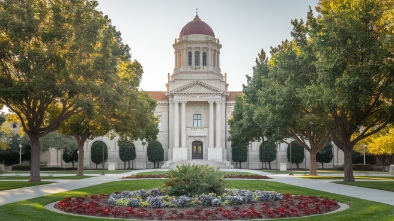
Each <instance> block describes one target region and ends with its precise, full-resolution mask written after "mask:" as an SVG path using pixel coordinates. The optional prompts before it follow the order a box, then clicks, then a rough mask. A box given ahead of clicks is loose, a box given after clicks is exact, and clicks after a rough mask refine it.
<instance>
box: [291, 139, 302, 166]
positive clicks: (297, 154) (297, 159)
mask: <svg viewBox="0 0 394 221" xmlns="http://www.w3.org/2000/svg"><path fill="white" fill-rule="evenodd" d="M290 148H291V159H290ZM304 159H305V155H304V147H303V146H301V145H300V144H299V143H297V142H296V141H292V142H290V144H289V145H288V146H287V161H288V162H291V163H295V164H296V165H297V169H299V168H300V167H299V164H300V163H302V162H303V161H304Z"/></svg>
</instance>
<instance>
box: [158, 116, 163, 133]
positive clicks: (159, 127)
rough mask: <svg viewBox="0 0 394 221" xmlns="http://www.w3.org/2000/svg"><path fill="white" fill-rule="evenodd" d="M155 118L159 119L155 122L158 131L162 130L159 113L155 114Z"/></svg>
mask: <svg viewBox="0 0 394 221" xmlns="http://www.w3.org/2000/svg"><path fill="white" fill-rule="evenodd" d="M157 120H158V121H159V122H158V123H157V129H159V131H163V130H162V128H161V115H157Z"/></svg>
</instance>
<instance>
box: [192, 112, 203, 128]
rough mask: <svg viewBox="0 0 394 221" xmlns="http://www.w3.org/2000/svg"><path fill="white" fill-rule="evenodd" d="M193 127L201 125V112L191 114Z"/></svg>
mask: <svg viewBox="0 0 394 221" xmlns="http://www.w3.org/2000/svg"><path fill="white" fill-rule="evenodd" d="M193 127H201V114H193Z"/></svg>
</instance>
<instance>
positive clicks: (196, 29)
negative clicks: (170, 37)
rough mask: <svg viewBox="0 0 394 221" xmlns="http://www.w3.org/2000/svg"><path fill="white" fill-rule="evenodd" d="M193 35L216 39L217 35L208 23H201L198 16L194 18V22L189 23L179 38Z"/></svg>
mask: <svg viewBox="0 0 394 221" xmlns="http://www.w3.org/2000/svg"><path fill="white" fill-rule="evenodd" d="M192 34H201V35H208V36H211V37H215V33H213V30H212V28H211V27H210V26H209V25H208V24H207V23H205V22H203V21H201V19H200V18H199V17H198V15H196V17H194V19H193V21H191V22H189V23H187V24H186V25H185V26H184V27H183V28H182V30H181V33H179V37H183V36H186V35H192Z"/></svg>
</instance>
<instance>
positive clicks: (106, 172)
mask: <svg viewBox="0 0 394 221" xmlns="http://www.w3.org/2000/svg"><path fill="white" fill-rule="evenodd" d="M102 172H103V170H99V169H97V170H84V171H83V173H84V174H101V173H102ZM127 172H133V170H104V173H105V174H120V173H127ZM6 173H30V171H9V172H6ZM41 174H75V175H77V170H50V171H45V170H44V171H43V170H41Z"/></svg>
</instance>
